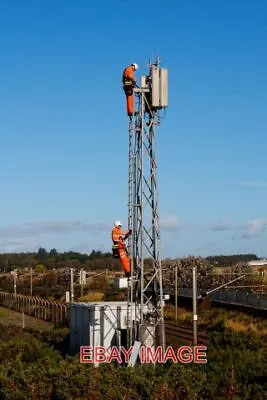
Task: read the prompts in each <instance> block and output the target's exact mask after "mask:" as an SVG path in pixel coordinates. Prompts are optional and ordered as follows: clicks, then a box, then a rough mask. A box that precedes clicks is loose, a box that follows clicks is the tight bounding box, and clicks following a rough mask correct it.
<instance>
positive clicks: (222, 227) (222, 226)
mask: <svg viewBox="0 0 267 400" xmlns="http://www.w3.org/2000/svg"><path fill="white" fill-rule="evenodd" d="M230 229H233V225H232V223H230V222H218V223H215V224H213V225H211V227H210V230H212V231H215V232H220V231H229V230H230Z"/></svg>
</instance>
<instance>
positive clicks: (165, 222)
mask: <svg viewBox="0 0 267 400" xmlns="http://www.w3.org/2000/svg"><path fill="white" fill-rule="evenodd" d="M160 228H161V229H162V230H163V231H175V230H177V229H179V228H181V224H180V223H179V221H178V218H177V216H176V215H169V216H167V217H165V218H163V219H162V220H161V221H160Z"/></svg>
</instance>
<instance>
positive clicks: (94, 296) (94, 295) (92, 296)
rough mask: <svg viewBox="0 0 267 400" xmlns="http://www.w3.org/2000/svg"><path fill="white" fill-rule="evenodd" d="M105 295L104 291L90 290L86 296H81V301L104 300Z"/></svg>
mask: <svg viewBox="0 0 267 400" xmlns="http://www.w3.org/2000/svg"><path fill="white" fill-rule="evenodd" d="M103 297H104V293H103V292H90V293H87V294H85V295H84V296H81V297H80V298H79V301H84V302H91V301H102V300H103Z"/></svg>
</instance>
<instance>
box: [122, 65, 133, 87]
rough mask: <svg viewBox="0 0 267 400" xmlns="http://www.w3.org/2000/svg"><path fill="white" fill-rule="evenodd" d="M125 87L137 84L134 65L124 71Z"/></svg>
mask: <svg viewBox="0 0 267 400" xmlns="http://www.w3.org/2000/svg"><path fill="white" fill-rule="evenodd" d="M122 81H123V85H124V86H127V85H132V86H134V85H135V84H136V80H135V77H134V68H133V67H132V65H130V66H129V67H126V68H125V70H124V71H123V77H122Z"/></svg>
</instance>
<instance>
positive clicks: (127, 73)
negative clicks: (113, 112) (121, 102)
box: [122, 63, 138, 117]
mask: <svg viewBox="0 0 267 400" xmlns="http://www.w3.org/2000/svg"><path fill="white" fill-rule="evenodd" d="M137 69H138V65H137V64H136V63H133V64H131V65H129V66H128V67H126V68H125V69H124V71H123V76H122V83H123V90H124V93H125V95H126V101H127V113H128V115H129V117H132V116H133V115H134V94H133V89H134V87H135V85H136V79H135V76H134V72H135V71H136V70H137Z"/></svg>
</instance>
